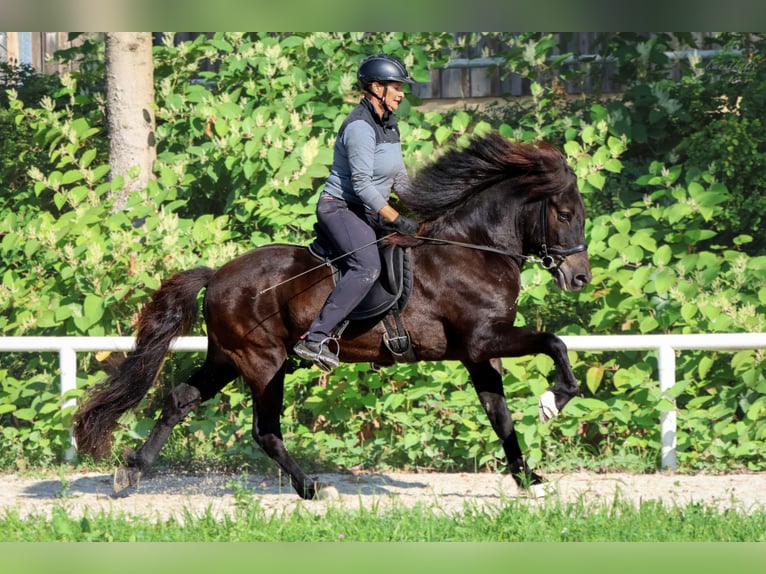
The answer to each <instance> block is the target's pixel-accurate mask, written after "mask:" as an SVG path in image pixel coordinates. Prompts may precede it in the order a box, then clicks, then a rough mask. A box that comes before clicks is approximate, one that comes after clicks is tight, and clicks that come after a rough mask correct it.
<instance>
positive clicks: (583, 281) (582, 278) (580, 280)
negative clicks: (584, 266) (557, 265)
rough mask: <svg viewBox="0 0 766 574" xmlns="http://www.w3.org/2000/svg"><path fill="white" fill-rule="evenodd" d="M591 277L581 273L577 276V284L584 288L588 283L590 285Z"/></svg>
mask: <svg viewBox="0 0 766 574" xmlns="http://www.w3.org/2000/svg"><path fill="white" fill-rule="evenodd" d="M590 279H591V276H590V275H587V274H585V273H579V274H577V275H575V280H574V282H575V284H577V285H579V286H580V287H584V286H585V285H587V284H588V283H590Z"/></svg>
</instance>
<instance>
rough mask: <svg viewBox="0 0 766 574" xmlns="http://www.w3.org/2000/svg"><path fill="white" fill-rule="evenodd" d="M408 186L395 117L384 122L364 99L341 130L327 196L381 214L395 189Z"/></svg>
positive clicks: (385, 119)
mask: <svg viewBox="0 0 766 574" xmlns="http://www.w3.org/2000/svg"><path fill="white" fill-rule="evenodd" d="M407 185H409V178H408V177H407V171H406V169H405V167H404V161H403V160H402V144H401V140H400V136H399V128H398V126H397V122H396V118H395V116H394V115H393V114H392V113H389V112H387V113H386V114H385V115H384V117H383V119H381V118H380V116H378V114H377V113H376V112H375V109H374V108H373V106H372V103H371V102H370V101H369V100H368V99H367V98H363V99H362V101H361V102H360V103H359V104H358V105H357V106H356V107H355V108H354V109H353V110H352V111H351V113H350V114H349V115H348V117H347V118H346V119H345V120H344V122H343V124H342V125H341V127H340V129H339V130H338V137H337V138H336V140H335V147H334V149H333V163H332V167H331V168H330V176H329V177H328V178H327V182H326V184H325V188H324V193H326V194H329V195H332V196H333V197H338V198H342V199H344V200H345V201H347V202H349V203H355V204H363V205H364V206H365V207H367V208H369V209H370V210H372V211H373V212H375V213H377V212H378V211H380V210H381V209H382V208H383V207H385V205H386V203H388V198H389V196H390V195H391V189H392V188H393V189H394V190H397V189H402V188H404V187H405V186H407Z"/></svg>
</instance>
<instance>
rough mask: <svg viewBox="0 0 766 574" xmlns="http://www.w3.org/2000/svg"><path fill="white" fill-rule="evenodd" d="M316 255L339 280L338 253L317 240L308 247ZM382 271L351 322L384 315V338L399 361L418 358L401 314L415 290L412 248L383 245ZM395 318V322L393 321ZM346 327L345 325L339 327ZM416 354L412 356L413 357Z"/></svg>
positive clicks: (358, 306)
mask: <svg viewBox="0 0 766 574" xmlns="http://www.w3.org/2000/svg"><path fill="white" fill-rule="evenodd" d="M308 250H309V252H310V253H311V255H313V256H314V257H315V258H317V259H319V260H320V261H323V262H324V263H325V264H326V265H328V266H329V267H330V268H331V269H332V276H333V282H334V283H337V282H338V280H339V279H340V278H341V275H342V271H341V269H340V268H338V267H337V266H336V265H334V264H333V263H332V260H333V259H334V258H336V257H338V254H336V253H334V252H333V251H331V250H330V249H328V248H327V247H326V246H325V245H323V244H322V243H321V242H319V241H317V240H315V241H314V242H313V243H311V244H310V245H309V246H308ZM379 253H380V262H381V271H380V276H379V277H378V279H377V280H376V281H375V283H374V284H373V286H372V288H371V289H370V291H369V292H368V293H367V295H366V296H365V298H364V299H363V300H362V301H361V303H359V305H357V306H356V308H354V310H353V311H351V313H350V314H349V316H348V318H347V321H362V320H365V319H374V318H378V317H379V318H380V319H381V320H382V322H383V325H384V326H385V328H386V333H385V335H384V336H383V341H384V343H385V344H386V347H387V348H388V349H389V350H390V351H391V353H392V354H393V355H394V358H395V359H397V360H400V359H406V360H414V355H410V354H411V353H412V348H411V344H410V338H409V333H407V330H406V329H405V328H404V325H403V323H402V321H401V317H400V315H399V313H400V312H401V311H402V310H403V309H404V307H405V305H406V304H407V301H408V300H409V298H410V295H411V293H412V264H411V261H410V250H409V248H406V247H401V246H399V245H392V244H390V245H383V246H381V247H380V249H379ZM390 319H393V324H392V322H391V321H390ZM344 328H345V324H344V325H342V326H341V327H340V329H339V331H340V332H342V330H343V329H344ZM410 357H412V358H410Z"/></svg>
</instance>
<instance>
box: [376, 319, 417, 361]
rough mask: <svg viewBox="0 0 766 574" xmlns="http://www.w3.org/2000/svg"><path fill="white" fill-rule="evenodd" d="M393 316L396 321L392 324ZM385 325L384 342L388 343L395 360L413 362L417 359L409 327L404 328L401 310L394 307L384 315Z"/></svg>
mask: <svg viewBox="0 0 766 574" xmlns="http://www.w3.org/2000/svg"><path fill="white" fill-rule="evenodd" d="M392 317H393V320H394V323H393V324H391V318H392ZM383 326H384V327H385V328H386V332H385V333H383V343H384V344H385V345H386V347H387V348H388V350H389V351H391V354H392V355H393V356H394V360H396V361H397V362H405V363H412V362H415V361H417V357H416V356H415V351H413V350H412V341H411V340H410V334H409V333H408V332H407V329H405V328H404V323H403V322H402V317H401V315H400V314H399V310H398V309H397V308H396V307H393V308H392V309H391V310H390V311H389V312H388V314H387V315H386V316H384V317H383Z"/></svg>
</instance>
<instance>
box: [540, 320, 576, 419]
mask: <svg viewBox="0 0 766 574" xmlns="http://www.w3.org/2000/svg"><path fill="white" fill-rule="evenodd" d="M540 335H541V336H542V337H543V352H544V353H545V354H547V355H548V356H549V357H550V358H551V359H553V363H554V365H555V366H556V374H555V377H554V379H553V386H552V387H550V388H548V389H547V390H546V391H545V392H544V393H543V394H542V395H540V399H539V400H538V403H537V406H538V410H539V413H540V421H542V422H547V421H549V420H550V419H552V418H553V417H555V416H557V415H558V414H559V412H561V409H563V408H564V405H566V404H567V403H568V402H569V401H570V400H572V398H573V397H574V396H575V395H577V393H578V392H580V387H579V386H578V385H577V380H576V379H575V376H574V372H572V365H571V364H570V363H569V357H568V356H567V347H566V345H565V344H564V341H562V340H561V339H560V338H559V337H557V336H556V335H552V334H550V333H540Z"/></svg>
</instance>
